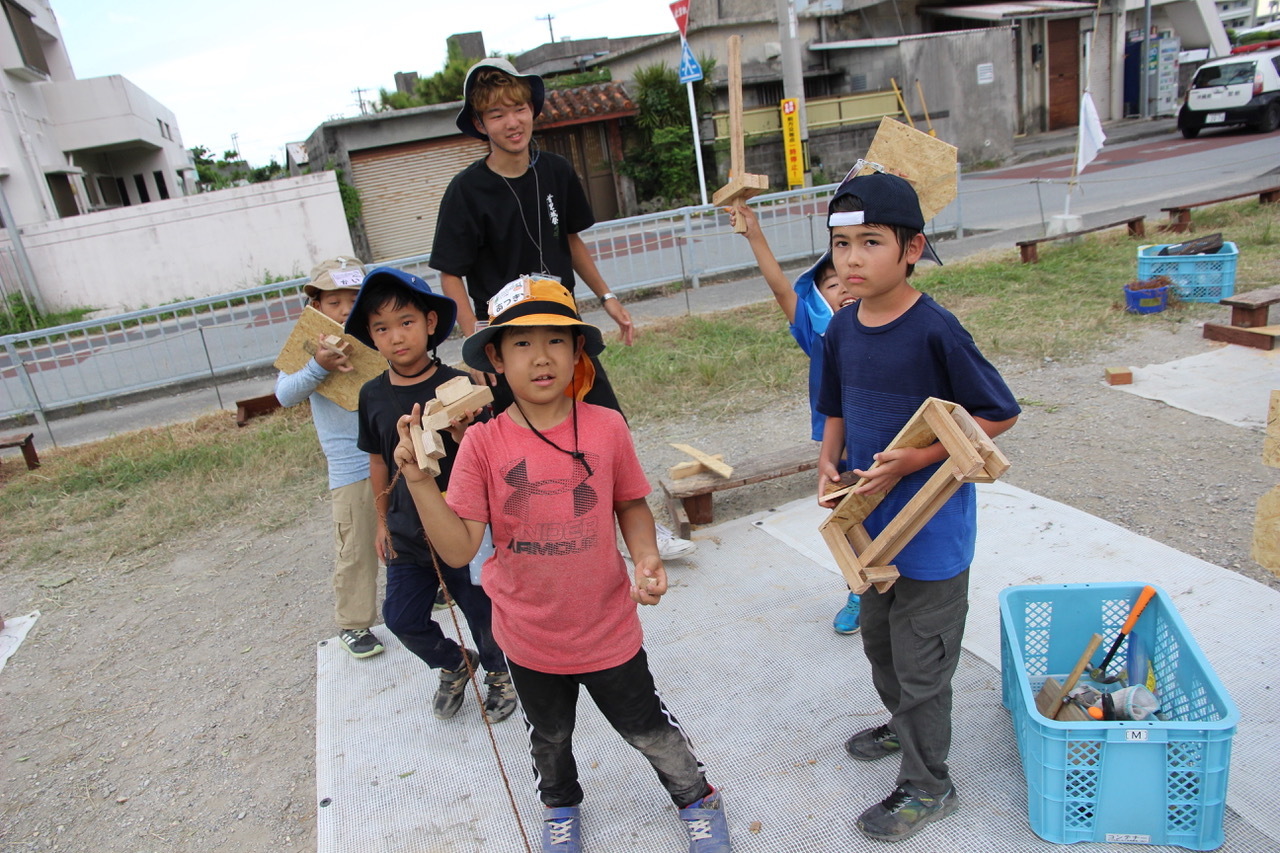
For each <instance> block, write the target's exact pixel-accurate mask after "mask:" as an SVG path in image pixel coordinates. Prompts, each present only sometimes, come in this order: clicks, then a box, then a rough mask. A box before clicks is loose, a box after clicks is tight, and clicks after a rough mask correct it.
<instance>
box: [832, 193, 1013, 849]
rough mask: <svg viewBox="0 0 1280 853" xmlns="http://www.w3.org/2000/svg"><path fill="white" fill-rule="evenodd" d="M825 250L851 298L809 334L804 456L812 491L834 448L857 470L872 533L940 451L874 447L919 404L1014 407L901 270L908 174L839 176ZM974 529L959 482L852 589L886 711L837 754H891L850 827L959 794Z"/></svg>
mask: <svg viewBox="0 0 1280 853" xmlns="http://www.w3.org/2000/svg"><path fill="white" fill-rule="evenodd" d="M827 226H828V229H829V231H830V235H831V255H832V260H833V262H834V263H835V268H836V272H837V273H838V274H839V276H840V279H841V282H842V283H843V285H844V286H845V287H846V288H847V289H848V290H849V291H850V292H851V293H853V295H855V296H856V297H857V298H858V303H857V305H856V306H851V307H850V308H849V309H848V310H844V311H838V312H836V314H835V316H834V317H832V318H831V323H830V325H829V326H828V327H827V333H826V337H825V340H824V341H823V347H824V351H823V356H824V366H823V373H822V379H821V382H820V387H819V393H818V411H819V412H821V413H822V414H823V415H825V416H826V419H827V420H826V425H825V427H824V430H823V437H822V451H821V455H820V457H819V460H818V472H819V476H818V495H819V502H820V503H822V504H823V505H824V506H829V505H831V504H832V503H833V502H832V501H828V500H826V499H824V498H823V497H822V495H823V494H824V491H825V488H826V487H827V485H828V484H838V483H839V479H840V477H839V474H838V473H837V463H838V462H839V460H840V457H841V455H842V454H845V455H846V456H847V459H848V466H849V468H850V470H852V472H853V473H854V474H856V475H858V476H860V477H864V478H866V483H864V484H863V485H861V486H860V487H858V489H857V490H856V491H858V492H860V493H862V494H868V495H874V494H881V493H885V497H884V499H883V500H882V501H881V502H880V504H879V505H878V506H877V507H876V509H875V510H874V511H873V512H872V513H871V514H870V515H869V516H868V517H867V519H866V520H865V521H864V522H863V524H864V526H865V528H866V530H867V533H868V534H869V535H870V536H872V537H873V538H874V537H875V536H877V535H878V534H879V533H880V531H881V530H883V529H884V527H885V526H886V525H887V524H888V523H889V522H890V521H891V520H892V519H893V518H894V516H896V515H897V514H898V512H899V510H901V509H902V507H903V506H904V505H905V504H906V503H907V501H909V500H910V499H911V498H912V497H913V496H914V495H915V494H916V492H918V491H919V490H920V487H921V486H923V485H924V484H925V483H926V482H927V481H928V479H929V477H930V476H931V475H932V474H933V472H934V471H935V470H936V469H937V466H938V464H939V463H940V462H942V461H943V460H944V459H945V458H946V457H947V452H946V450H945V448H943V447H942V445H941V444H939V443H935V444H933V445H931V446H929V447H924V448H903V449H900V450H891V451H885V450H883V448H884V447H886V446H887V445H888V444H889V443H890V442H891V441H892V440H893V438H894V437H895V436H896V435H897V434H898V432H899V431H900V430H901V429H902V427H903V426H905V425H906V423H907V421H908V420H910V419H911V416H912V415H913V414H915V412H916V410H917V409H918V408H919V407H920V404H921V403H923V402H924V400H925V399H926V398H928V397H939V398H941V399H944V400H949V401H951V402H955V403H958V404H960V405H961V406H963V407H964V408H965V409H966V410H968V412H969V414H971V415H972V416H973V418H974V420H975V421H977V423H978V425H979V426H980V427H981V428H982V430H983V431H984V432H985V433H986V434H987V435H988V436H992V437H994V436H997V435H999V434H1000V433H1002V432H1004V431H1005V430H1007V429H1008V428H1009V427H1011V426H1013V424H1014V422H1015V421H1016V420H1017V419H1018V414H1019V412H1020V409H1019V408H1018V404H1017V402H1016V401H1015V399H1014V397H1013V394H1012V393H1011V392H1010V391H1009V388H1008V386H1007V385H1006V384H1005V382H1004V380H1003V379H1002V378H1001V376H1000V374H999V372H998V371H997V370H996V369H995V368H994V367H993V366H992V365H991V364H990V363H989V362H988V361H987V360H986V359H985V358H983V356H982V353H980V352H979V351H978V348H977V346H976V345H975V344H974V342H973V338H972V337H971V336H970V335H969V333H968V332H967V331H965V329H964V327H963V326H961V325H960V322H959V321H958V320H957V319H956V318H955V317H954V316H953V315H952V314H951V313H950V312H949V311H947V310H946V309H945V308H943V307H942V306H941V305H939V304H938V303H937V302H934V301H933V299H931V298H930V297H929V296H928V295H927V294H925V293H921V292H920V291H919V290H916V289H915V288H914V287H912V286H911V284H910V283H909V282H908V280H907V279H908V276H910V275H911V272H912V270H913V269H914V267H915V264H916V262H917V261H919V260H920V258H921V255H922V254H923V253H924V252H925V250H926V246H927V241H926V239H925V236H924V234H923V233H922V232H923V230H924V217H923V216H922V215H921V212H920V203H919V199H918V198H917V196H916V193H915V190H914V189H912V187H911V185H910V184H909V183H908V182H907V181H905V180H904V179H902V178H899V177H897V176H896V175H889V174H885V173H881V172H875V173H872V174H869V175H864V176H860V177H854V178H848V179H846V180H845V181H844V183H842V184H841V185H840V187H839V189H837V190H836V194H835V195H834V196H833V197H832V199H831V204H830V208H829V214H828V219H827ZM976 534H977V505H976V497H975V490H974V486H973V484H971V483H970V484H965V485H963V486H961V487H960V490H959V491H958V492H957V493H956V494H955V495H954V496H952V498H951V499H950V500H949V501H947V503H946V504H945V505H943V507H942V508H941V509H940V510H939V511H938V513H937V514H936V515H935V516H934V517H933V518H932V519H931V520H930V521H929V523H928V524H926V525H925V526H924V527H923V528H922V529H921V530H920V532H919V533H918V534H916V536H915V537H914V538H913V539H912V540H911V541H910V542H909V543H908V544H907V545H906V547H905V548H903V549H902V551H901V552H900V553H899V554H898V556H897V557H896V558H895V559H894V564H895V565H896V566H897V568H898V571H899V572H900V573H901V577H900V578H899V579H898V580H897V582H896V583H894V585H893V586H892V587H890V588H889V589H888V590H887V591H885V592H883V593H881V592H878V591H877V590H876V589H875V588H874V587H872V588H870V589H868V590H867V591H866V592H865V593H863V594H862V614H861V618H862V633H863V637H864V639H863V649H864V650H865V652H866V655H867V659H868V660H869V661H870V663H871V677H872V681H873V683H874V684H875V688H876V691H877V692H878V693H879V695H880V699H881V701H882V702H884V705H885V708H887V709H888V711H889V713H890V714H891V715H892V716H891V718H890V720H889V722H888V723H887V724H884V725H880V726H874V727H872V728H869V729H865V730H863V731H860V732H858V733H856V734H854V735H853V736H852V737H851V738H849V740H848V741H847V742H846V743H845V749H846V750H847V751H848V753H849V755H851V756H852V757H853V758H855V759H858V760H860V761H873V760H875V759H878V758H884V757H886V756H889V755H898V756H899V757H900V759H901V765H900V767H899V770H898V777H897V780H896V784H895V787H894V790H893V791H892V793H890V794H889V796H887V797H885V798H884V800H883V801H881V802H879V803H876V804H874V805H872V806H871V807H870V808H868V809H866V810H865V811H864V812H863V813H862V815H861V816H860V817H859V818H858V828H859V829H861V830H862V832H863V834H864V835H866V836H867V837H869V838H874V839H878V840H882V841H898V840H900V839H903V838H906V837H908V836H909V835H911V834H913V833H914V832H915V831H916V830H918V829H919V828H920V827H921V826H923V825H924V824H926V823H928V822H930V821H933V820H937V819H939V818H942V817H945V816H946V815H948V814H950V813H951V812H953V811H955V809H956V807H957V806H958V804H959V801H958V799H957V797H956V789H955V785H954V784H953V782H952V780H951V774H950V770H949V768H948V766H947V755H948V752H949V751H950V748H951V700H952V690H951V679H952V676H953V675H954V674H955V670H956V665H957V664H958V663H959V660H960V640H961V637H962V636H963V634H964V620H965V616H966V614H967V613H968V609H969V604H968V590H969V564H970V563H971V562H972V560H973V553H974V541H975V537H976Z"/></svg>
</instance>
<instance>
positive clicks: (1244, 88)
mask: <svg viewBox="0 0 1280 853" xmlns="http://www.w3.org/2000/svg"><path fill="white" fill-rule="evenodd" d="M1233 124H1247V125H1250V126H1252V127H1253V128H1254V129H1255V130H1258V131H1261V132H1262V133H1270V132H1271V131H1273V130H1275V129H1276V128H1277V127H1280V49H1276V50H1259V51H1256V52H1254V53H1240V54H1235V55H1233V56H1227V57H1223V58H1222V59H1213V60H1210V61H1209V62H1206V63H1205V64H1204V65H1201V66H1200V68H1199V69H1198V70H1197V71H1196V74H1195V76H1194V77H1193V78H1191V88H1190V89H1188V90H1187V96H1186V99H1185V100H1184V101H1183V104H1182V109H1181V110H1179V111H1178V130H1180V131H1182V135H1183V136H1185V137H1186V138H1187V139H1195V137H1196V135H1197V134H1198V133H1200V131H1201V130H1202V129H1203V128H1206V127H1209V128H1216V127H1227V126H1228V125H1233Z"/></svg>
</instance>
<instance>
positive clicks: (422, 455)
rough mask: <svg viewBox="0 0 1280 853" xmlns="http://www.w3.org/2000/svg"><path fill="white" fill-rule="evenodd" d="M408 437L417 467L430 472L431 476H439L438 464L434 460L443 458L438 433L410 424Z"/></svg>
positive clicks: (442, 444)
mask: <svg viewBox="0 0 1280 853" xmlns="http://www.w3.org/2000/svg"><path fill="white" fill-rule="evenodd" d="M409 437H410V438H411V439H413V452H414V455H416V456H417V457H418V467H419V468H421V469H422V470H423V471H431V473H432V476H439V475H440V463H439V462H437V461H436V460H437V459H440V458H441V457H443V456H444V441H443V440H442V439H441V438H440V433H438V432H436V431H435V430H433V429H423V428H422V427H420V426H418V425H417V424H410V425H409Z"/></svg>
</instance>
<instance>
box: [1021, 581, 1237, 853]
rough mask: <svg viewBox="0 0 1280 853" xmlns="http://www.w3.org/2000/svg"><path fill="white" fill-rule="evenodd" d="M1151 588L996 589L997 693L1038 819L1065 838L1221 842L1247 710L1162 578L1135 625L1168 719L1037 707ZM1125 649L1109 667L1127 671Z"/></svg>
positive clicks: (1206, 845)
mask: <svg viewBox="0 0 1280 853" xmlns="http://www.w3.org/2000/svg"><path fill="white" fill-rule="evenodd" d="M1143 586H1144V584H1141V583H1096V584H1041V585H1035V586H1015V587H1008V588H1007V589H1005V590H1004V591H1002V592H1001V593H1000V654H1001V664H1002V666H1001V692H1002V699H1003V702H1004V706H1005V707H1006V708H1008V709H1009V711H1010V713H1011V714H1012V717H1013V727H1014V731H1015V733H1016V734H1017V739H1018V752H1019V754H1020V755H1021V756H1022V768H1023V774H1024V776H1025V777H1026V783H1027V810H1028V813H1029V818H1030V823H1031V829H1032V830H1033V831H1034V832H1035V833H1036V834H1037V835H1039V836H1040V837H1041V838H1043V839H1045V840H1046V841H1051V842H1054V843H1057V844H1070V843H1074V842H1080V841H1092V842H1102V843H1129V844H1152V845H1177V846H1179V847H1186V848H1189V849H1192V850H1213V849H1216V848H1217V847H1219V846H1221V845H1222V841H1223V823H1222V822H1223V816H1224V810H1225V808H1226V797H1227V774H1228V770H1229V767H1230V762H1231V740H1232V737H1233V736H1234V735H1235V731H1236V726H1237V724H1238V723H1239V720H1240V712H1239V711H1238V710H1237V709H1236V706H1235V704H1234V703H1233V702H1232V701H1231V697H1230V696H1228V695H1227V691H1226V688H1224V687H1223V685H1222V682H1221V681H1220V680H1219V679H1218V677H1217V675H1216V674H1215V673H1214V671H1213V668H1212V667H1211V666H1210V665H1209V662H1208V661H1207V660H1206V659H1205V657H1204V654H1203V653H1202V652H1201V651H1200V648H1199V647H1198V646H1197V645H1196V642H1195V639H1194V638H1193V637H1192V636H1191V632H1190V631H1189V630H1188V629H1187V626H1186V623H1185V622H1183V621H1182V617H1181V616H1180V615H1179V614H1178V612H1177V610H1176V609H1175V608H1174V606H1173V601H1172V599H1170V598H1169V595H1168V593H1166V592H1165V591H1164V590H1162V589H1160V588H1159V587H1157V588H1156V595H1155V597H1154V598H1152V599H1151V602H1150V603H1149V604H1148V605H1147V607H1146V609H1145V611H1144V612H1143V613H1142V615H1141V616H1140V617H1139V619H1138V620H1137V622H1136V624H1135V626H1134V628H1133V634H1132V635H1131V636H1137V637H1140V638H1141V640H1140V645H1141V646H1142V648H1143V650H1144V654H1145V655H1146V656H1148V657H1149V659H1150V662H1151V665H1152V667H1153V669H1154V672H1155V680H1156V692H1157V695H1158V697H1159V699H1160V703H1161V710H1162V713H1164V714H1166V715H1167V716H1168V719H1163V720H1162V719H1155V718H1152V719H1149V720H1145V721H1143V722H1132V721H1119V720H1117V721H1095V720H1089V721H1087V722H1086V721H1080V722H1075V721H1071V722H1065V721H1058V720H1050V719H1048V718H1047V717H1045V716H1043V715H1042V714H1040V712H1039V711H1038V710H1037V709H1036V703H1035V695H1036V693H1037V692H1038V691H1039V689H1040V687H1041V686H1043V684H1044V682H1045V679H1047V678H1049V677H1055V678H1057V679H1058V680H1059V681H1062V680H1064V677H1065V675H1064V674H1065V673H1067V672H1068V671H1069V670H1070V669H1071V668H1072V665H1073V664H1074V663H1075V661H1076V659H1077V658H1078V657H1079V655H1080V652H1081V651H1082V650H1083V649H1084V647H1085V644H1086V643H1087V642H1088V639H1089V637H1090V636H1091V635H1092V634H1094V633H1098V634H1101V635H1102V636H1103V639H1104V643H1103V645H1102V648H1104V649H1105V648H1109V647H1110V645H1111V643H1112V642H1113V641H1114V639H1115V638H1116V636H1117V635H1118V634H1119V633H1120V629H1121V626H1122V625H1123V624H1124V621H1125V618H1126V617H1127V616H1128V613H1129V610H1130V608H1131V607H1132V605H1133V603H1134V602H1135V601H1136V600H1137V598H1138V595H1139V594H1140V593H1141V591H1142V588H1143ZM1128 650H1129V645H1128V644H1127V643H1126V644H1124V645H1122V647H1121V649H1120V652H1119V653H1118V654H1117V655H1116V657H1115V659H1114V660H1113V661H1112V663H1111V665H1110V667H1109V671H1110V672H1113V673H1114V672H1117V671H1124V669H1125V667H1126V666H1127V664H1128V653H1129V651H1128ZM1099 657H1100V656H1099ZM1098 662H1099V661H1094V662H1092V663H1095V664H1096V663H1098Z"/></svg>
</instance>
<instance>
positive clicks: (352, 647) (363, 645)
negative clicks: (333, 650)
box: [338, 628, 384, 658]
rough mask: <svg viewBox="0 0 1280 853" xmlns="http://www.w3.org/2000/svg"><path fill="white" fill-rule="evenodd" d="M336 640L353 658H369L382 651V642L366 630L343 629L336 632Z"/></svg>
mask: <svg viewBox="0 0 1280 853" xmlns="http://www.w3.org/2000/svg"><path fill="white" fill-rule="evenodd" d="M338 639H339V640H342V645H343V646H344V647H345V648H346V650H347V651H349V652H351V654H352V656H353V657H358V658H371V657H373V656H374V655H376V654H381V653H382V652H383V651H384V649H383V647H382V641H381V640H379V639H378V637H377V635H376V634H374V633H373V632H372V631H370V630H369V629H368V628H355V629H348V628H343V629H342V630H341V631H339V632H338Z"/></svg>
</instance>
